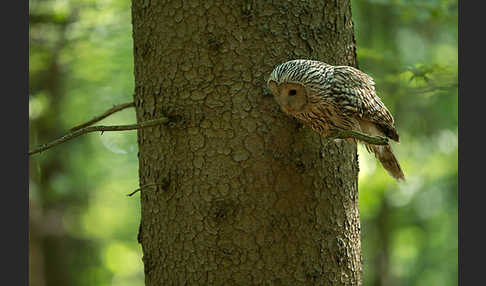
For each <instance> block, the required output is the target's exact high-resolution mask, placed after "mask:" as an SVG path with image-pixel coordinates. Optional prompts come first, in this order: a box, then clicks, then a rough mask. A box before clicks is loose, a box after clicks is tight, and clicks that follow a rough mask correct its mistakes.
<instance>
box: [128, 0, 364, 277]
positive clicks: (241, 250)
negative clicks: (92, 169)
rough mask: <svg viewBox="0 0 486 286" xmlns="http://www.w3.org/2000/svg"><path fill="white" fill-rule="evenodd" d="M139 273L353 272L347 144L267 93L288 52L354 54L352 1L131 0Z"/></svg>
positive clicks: (333, 58)
mask: <svg viewBox="0 0 486 286" xmlns="http://www.w3.org/2000/svg"><path fill="white" fill-rule="evenodd" d="M132 16H133V37H134V53H135V98H134V100H135V105H136V111H137V120H138V121H139V122H140V121H145V120H150V119H155V118H158V117H161V116H168V117H170V118H171V119H172V122H171V123H170V124H168V125H165V126H158V127H153V128H147V129H144V130H139V131H138V141H139V162H140V167H139V173H140V185H147V184H153V183H156V184H158V185H157V186H156V187H153V188H145V189H143V190H142V192H141V204H142V221H141V225H140V233H139V241H140V243H141V244H142V248H143V254H144V257H143V261H144V265H145V281H146V285H361V254H360V250H361V245H360V222H359V212H358V190H357V174H358V162H357V155H356V145H355V144H354V143H349V142H344V141H341V142H337V143H333V142H331V143H329V144H327V145H326V146H325V148H324V145H325V139H322V138H320V137H319V135H317V134H316V133H314V132H313V131H312V130H310V129H309V128H307V127H304V126H302V125H300V124H299V123H297V121H295V120H293V119H291V118H290V117H288V116H285V115H284V114H283V113H282V112H281V111H280V110H279V108H278V106H277V104H276V102H275V101H274V99H273V98H272V96H271V95H270V94H268V93H266V92H265V90H264V87H265V85H266V78H267V77H268V76H269V74H270V72H271V71H272V69H273V68H274V67H275V65H277V64H279V63H281V62H283V61H287V60H290V59H296V58H308V59H318V60H321V61H325V62H328V63H330V64H346V65H353V66H356V55H355V42H354V34H353V23H352V21H351V9H350V3H349V1H322V0H308V1H283V0H275V1H241V0H239V1H237V0H233V1H222V0H221V1H217V0H211V1H162V0H160V1H149V0H133V3H132Z"/></svg>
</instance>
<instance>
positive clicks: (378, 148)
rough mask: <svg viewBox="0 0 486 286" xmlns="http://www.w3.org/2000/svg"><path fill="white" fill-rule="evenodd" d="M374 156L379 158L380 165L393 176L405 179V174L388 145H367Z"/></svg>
mask: <svg viewBox="0 0 486 286" xmlns="http://www.w3.org/2000/svg"><path fill="white" fill-rule="evenodd" d="M369 147H370V148H371V150H372V151H373V153H375V156H376V158H378V160H380V162H381V165H382V166H383V168H385V170H386V171H387V172H388V174H390V176H392V177H393V178H395V179H397V180H398V181H399V180H404V181H405V175H404V174H403V171H402V168H401V167H400V164H399V163H398V160H397V158H396V157H395V155H394V154H393V151H392V149H391V147H390V145H369Z"/></svg>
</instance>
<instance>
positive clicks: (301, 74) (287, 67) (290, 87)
mask: <svg viewBox="0 0 486 286" xmlns="http://www.w3.org/2000/svg"><path fill="white" fill-rule="evenodd" d="M267 85H268V88H269V89H270V90H271V91H272V93H273V95H274V98H275V100H276V101H277V103H278V104H279V105H280V107H281V109H282V111H283V112H284V113H286V114H288V115H290V116H293V117H295V118H297V119H299V120H302V121H303V122H304V123H305V124H307V125H308V126H310V127H311V128H312V129H313V130H314V131H315V132H317V133H319V134H320V135H321V136H323V137H328V136H329V135H330V131H331V130H353V131H357V132H360V133H364V134H366V135H368V136H381V137H385V138H390V139H392V140H394V141H396V142H399V140H400V139H399V136H398V133H397V130H396V129H395V126H394V120H393V116H392V115H391V113H390V111H388V109H387V108H386V107H385V105H384V104H383V102H381V100H380V98H379V97H378V96H377V95H376V91H375V86H374V85H375V83H374V81H373V79H372V78H371V77H370V76H369V75H367V74H365V73H363V72H361V71H360V70H358V69H356V68H353V67H350V66H332V65H329V64H326V63H323V62H319V61H313V60H292V61H288V62H285V63H282V64H280V65H278V66H277V67H276V68H275V69H274V70H273V71H272V73H271V74H270V77H269V78H268V81H267ZM363 143H365V145H366V148H367V150H368V151H369V152H372V153H374V154H375V156H376V158H377V159H378V160H379V161H380V162H381V164H382V165H383V167H384V169H385V170H386V171H387V172H388V173H389V174H390V175H391V176H392V177H393V178H395V179H397V180H404V179H405V176H404V174H403V171H402V169H401V167H400V164H399V163H398V160H397V158H396V157H395V155H394V154H393V151H392V149H391V147H390V145H389V144H386V145H373V144H368V143H366V142H363Z"/></svg>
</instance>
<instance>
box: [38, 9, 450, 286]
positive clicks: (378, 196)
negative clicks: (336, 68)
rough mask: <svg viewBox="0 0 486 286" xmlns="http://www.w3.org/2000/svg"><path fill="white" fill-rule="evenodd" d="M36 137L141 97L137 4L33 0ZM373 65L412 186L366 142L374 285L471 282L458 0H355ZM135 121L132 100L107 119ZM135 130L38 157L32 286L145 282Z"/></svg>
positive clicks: (366, 259)
mask: <svg viewBox="0 0 486 286" xmlns="http://www.w3.org/2000/svg"><path fill="white" fill-rule="evenodd" d="M29 4H30V46H29V48H30V52H29V57H30V58H29V62H30V63H29V88H30V94H29V122H30V123H29V124H30V130H29V135H30V145H31V146H32V147H34V146H37V145H38V144H41V143H45V142H48V141H50V140H52V139H54V138H57V137H59V136H61V135H63V134H64V133H65V132H66V131H67V130H68V129H69V128H71V127H73V126H75V125H77V124H79V123H82V122H84V121H86V120H88V119H91V118H92V117H93V116H95V115H98V114H100V113H102V112H103V111H105V110H106V109H107V108H109V107H111V106H112V105H114V104H119V103H123V102H128V101H131V100H132V92H133V90H134V87H133V82H134V79H133V56H132V52H133V42H132V34H131V15H130V2H129V1H122V0H30V1H29ZM351 6H352V8H353V21H354V23H355V33H356V41H357V47H358V49H357V54H358V63H359V67H360V69H362V70H363V71H365V72H367V73H369V74H370V75H372V76H373V77H374V78H375V81H376V85H377V90H378V94H379V95H380V96H381V97H382V99H383V101H384V102H385V104H386V105H387V106H388V107H389V109H390V110H391V111H392V113H393V114H394V116H395V121H396V125H397V128H398V130H399V132H400V136H401V144H395V145H393V148H394V150H396V153H397V156H398V158H399V160H400V162H401V164H402V167H403V169H404V171H405V174H406V177H407V181H406V182H405V183H401V184H398V183H396V182H395V181H394V180H393V179H391V178H390V177H389V176H387V174H386V172H385V171H384V170H382V167H381V166H380V164H377V163H376V161H375V159H374V158H373V157H372V156H371V155H369V154H367V152H366V151H364V149H363V148H361V147H360V148H359V155H360V156H359V159H360V169H361V172H360V180H359V191H360V209H361V224H362V249H363V269H364V285H376V286H378V285H399V286H400V285H445V286H447V285H457V275H458V274H457V273H458V272H457V265H458V264H457V249H458V246H457V241H458V240H457V227H458V225H457V219H458V216H457V207H458V201H457V191H458V184H457V182H458V181H457V155H458V151H457V147H458V143H457V142H458V141H457V136H458V122H457V121H458V111H457V107H458V94H457V86H458V75H457V63H458V57H457V51H458V48H457V44H458V34H457V33H458V31H457V0H428V1H424V0H415V1H411V0H408V1H406V0H353V1H351ZM134 122H135V113H134V110H132V109H127V110H124V111H121V112H119V113H117V114H115V115H112V116H110V117H108V118H107V119H105V120H103V122H102V123H103V124H129V123H134ZM136 140H137V139H136V133H135V132H134V131H128V132H118V133H116V132H115V133H104V134H103V135H102V136H100V135H99V133H98V134H94V133H92V134H90V135H85V136H83V137H79V138H77V139H75V140H73V141H70V142H68V143H66V144H62V145H59V146H57V147H55V149H52V150H49V151H46V152H44V153H42V154H39V155H35V156H33V157H32V158H30V191H29V198H30V199H29V205H30V216H29V221H30V233H29V236H30V245H29V247H30V248H29V251H30V257H29V258H30V259H29V261H30V268H29V270H30V285H33V286H37V285H143V283H144V276H143V264H142V261H141V255H142V252H141V249H140V246H139V244H138V243H137V239H136V237H137V231H138V223H139V220H140V202H139V199H138V197H137V196H138V195H135V196H133V197H127V196H126V194H127V193H130V192H131V191H133V190H135V189H137V188H138V162H137V142H136Z"/></svg>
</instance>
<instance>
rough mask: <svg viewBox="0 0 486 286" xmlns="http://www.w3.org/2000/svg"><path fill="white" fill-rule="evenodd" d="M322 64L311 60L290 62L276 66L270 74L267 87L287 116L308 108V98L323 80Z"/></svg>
mask: <svg viewBox="0 0 486 286" xmlns="http://www.w3.org/2000/svg"><path fill="white" fill-rule="evenodd" d="M323 68H324V67H323V63H321V62H317V61H312V60H292V61H288V62H285V63H282V64H280V65H278V66H277V67H276V68H275V69H274V70H273V71H272V73H271V74H270V77H269V78H268V81H267V85H268V88H269V89H270V90H271V91H272V94H273V96H274V98H275V100H276V101H277V103H278V104H279V105H280V107H281V108H282V110H283V111H284V112H285V113H288V114H292V115H295V114H298V113H301V112H305V111H307V109H308V108H309V104H310V102H309V96H310V95H311V94H314V93H316V92H317V89H316V87H318V86H319V85H320V84H321V81H322V80H323V72H324V70H323Z"/></svg>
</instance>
